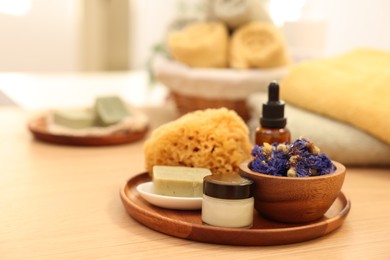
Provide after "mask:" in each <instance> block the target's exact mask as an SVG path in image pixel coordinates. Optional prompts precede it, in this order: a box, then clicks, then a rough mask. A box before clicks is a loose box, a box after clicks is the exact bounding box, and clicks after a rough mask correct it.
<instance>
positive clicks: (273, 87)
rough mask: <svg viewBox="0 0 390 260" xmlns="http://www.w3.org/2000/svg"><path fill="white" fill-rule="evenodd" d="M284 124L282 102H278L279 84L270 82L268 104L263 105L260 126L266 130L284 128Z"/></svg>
mask: <svg viewBox="0 0 390 260" xmlns="http://www.w3.org/2000/svg"><path fill="white" fill-rule="evenodd" d="M286 124H287V119H286V118H285V117H284V102H283V101H280V100H279V84H278V83H277V82H271V83H270V84H269V85H268V102H267V103H264V104H263V115H262V117H261V118H260V125H261V126H262V127H267V128H284V127H285V126H286Z"/></svg>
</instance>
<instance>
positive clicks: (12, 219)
mask: <svg viewBox="0 0 390 260" xmlns="http://www.w3.org/2000/svg"><path fill="white" fill-rule="evenodd" d="M31 116H32V115H31V114H30V113H27V112H25V111H23V110H21V109H18V108H6V107H3V108H0V118H1V120H0V144H1V145H0V212H1V214H0V259H202V260H203V259H272V260H274V259H313V258H314V259H380V260H381V259H383V260H385V259H390V247H389V245H390V188H389V187H390V169H389V168H375V167H364V168H354V167H351V166H347V175H346V178H345V181H344V185H343V188H342V190H343V192H344V194H346V195H348V197H349V198H350V200H351V202H352V209H351V211H350V213H349V215H348V217H347V218H346V219H345V221H344V223H343V225H342V226H341V227H340V228H339V229H337V230H336V231H335V232H331V233H329V234H328V235H326V236H322V237H319V238H317V239H312V240H309V241H305V242H301V243H294V244H287V245H278V246H229V245H220V244H212V243H203V242H196V241H193V240H188V239H181V238H177V237H173V236H169V235H166V234H164V233H161V232H156V231H155V230H152V229H150V228H148V227H145V226H144V225H143V224H140V223H139V222H138V221H136V220H134V219H133V218H131V217H130V216H129V215H128V213H127V211H126V210H125V208H124V207H123V205H122V203H121V200H120V197H119V190H120V188H121V187H122V186H123V185H124V184H125V183H126V182H127V180H128V179H129V178H131V177H133V176H135V175H137V174H139V173H140V172H143V171H144V169H145V168H144V163H145V161H144V155H143V141H142V140H139V141H137V142H134V143H131V144H126V145H119V146H104V147H99V148H95V147H76V146H63V145H54V144H51V143H44V142H39V141H37V140H35V139H34V138H33V137H32V135H31V133H30V132H29V130H28V129H27V126H26V123H27V122H28V120H29V119H30V118H31ZM328 228H332V227H330V226H328ZM184 232H186V231H184ZM237 239H239V238H237Z"/></svg>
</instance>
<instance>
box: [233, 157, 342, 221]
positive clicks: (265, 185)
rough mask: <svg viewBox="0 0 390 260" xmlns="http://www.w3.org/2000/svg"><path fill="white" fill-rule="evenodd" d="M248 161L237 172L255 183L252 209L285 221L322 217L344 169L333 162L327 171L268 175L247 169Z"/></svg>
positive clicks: (337, 188) (331, 202)
mask: <svg viewBox="0 0 390 260" xmlns="http://www.w3.org/2000/svg"><path fill="white" fill-rule="evenodd" d="M249 163H250V160H247V161H245V162H243V163H242V164H240V175H241V176H242V177H245V178H248V179H251V180H253V181H254V183H255V191H254V199H255V209H256V210H257V212H258V213H259V214H261V215H262V216H264V217H266V218H268V219H271V220H275V221H280V222H286V223H305V222H310V221H315V220H318V219H320V218H321V217H323V215H324V214H325V212H326V211H327V210H328V209H329V208H330V206H331V205H332V204H333V202H334V201H335V200H336V198H337V196H339V194H340V192H341V187H342V186H343V183H344V178H345V173H346V169H345V166H344V165H342V164H341V163H338V162H335V161H333V164H334V165H335V166H336V171H335V172H334V173H331V174H327V175H322V176H315V177H306V178H291V177H280V176H272V175H267V174H263V173H258V172H254V171H252V170H251V169H249Z"/></svg>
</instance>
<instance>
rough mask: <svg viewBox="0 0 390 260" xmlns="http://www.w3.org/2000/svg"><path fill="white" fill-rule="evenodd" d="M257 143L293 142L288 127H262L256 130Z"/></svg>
mask: <svg viewBox="0 0 390 260" xmlns="http://www.w3.org/2000/svg"><path fill="white" fill-rule="evenodd" d="M255 142H256V144H257V145H260V146H261V145H264V143H269V144H272V143H285V142H291V133H290V130H288V129H287V128H262V127H259V128H257V130H256V140H255Z"/></svg>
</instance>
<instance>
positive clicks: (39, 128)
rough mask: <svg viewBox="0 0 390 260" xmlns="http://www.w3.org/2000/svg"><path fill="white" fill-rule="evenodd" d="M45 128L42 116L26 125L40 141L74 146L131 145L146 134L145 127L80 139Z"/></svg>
mask: <svg viewBox="0 0 390 260" xmlns="http://www.w3.org/2000/svg"><path fill="white" fill-rule="evenodd" d="M46 126H47V124H46V118H45V117H44V116H42V117H38V118H36V119H33V120H31V121H30V122H29V123H28V129H29V130H30V132H31V133H32V134H33V136H34V137H35V138H36V139H38V140H40V141H44V142H49V143H56V144H64V145H75V146H105V145H116V144H125V143H131V142H135V141H137V140H140V139H142V138H143V137H144V136H145V135H146V133H147V132H148V127H145V129H143V130H142V131H139V132H132V131H128V130H126V129H125V130H121V131H117V132H115V133H113V134H110V135H102V136H81V137H80V136H71V135H58V134H52V133H49V132H48V131H47V127H46Z"/></svg>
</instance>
